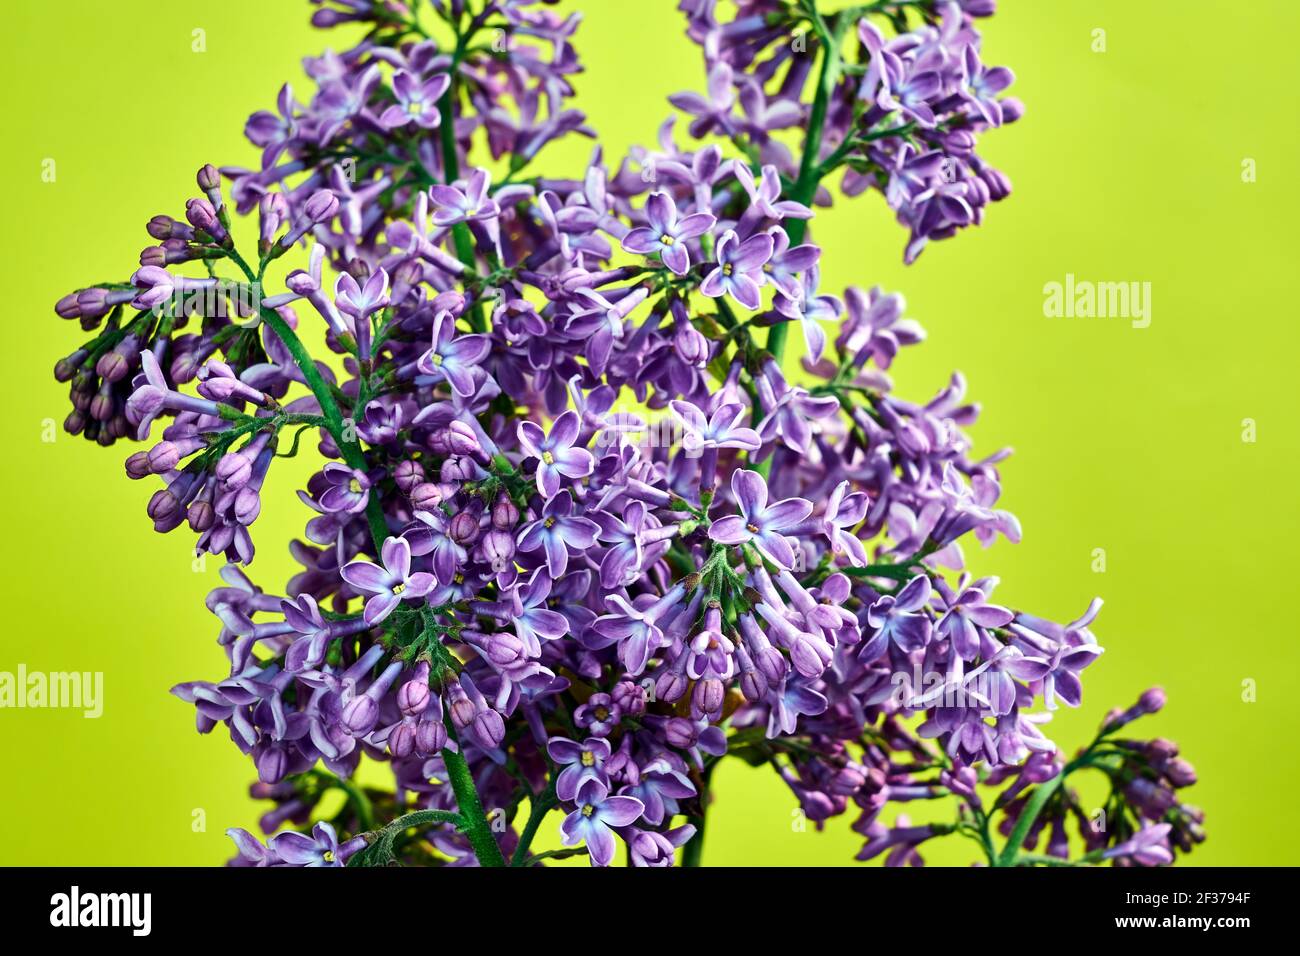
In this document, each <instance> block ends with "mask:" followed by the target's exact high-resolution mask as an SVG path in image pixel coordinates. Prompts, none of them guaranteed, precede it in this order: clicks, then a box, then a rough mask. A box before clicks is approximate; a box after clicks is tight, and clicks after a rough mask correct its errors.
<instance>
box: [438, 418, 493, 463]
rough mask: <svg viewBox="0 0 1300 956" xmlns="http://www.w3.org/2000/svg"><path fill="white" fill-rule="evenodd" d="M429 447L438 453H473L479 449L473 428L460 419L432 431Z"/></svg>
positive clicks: (476, 452)
mask: <svg viewBox="0 0 1300 956" xmlns="http://www.w3.org/2000/svg"><path fill="white" fill-rule="evenodd" d="M429 447H430V448H432V449H433V450H434V451H435V452H437V453H438V454H440V455H474V454H478V452H479V451H480V446H479V443H478V436H477V435H475V434H474V429H472V428H470V427H469V426H468V425H466V424H465V423H464V422H462V421H453V422H450V423H448V425H447V427H446V428H440V429H438V431H436V432H434V433H433V436H432V437H431V438H430V439H429Z"/></svg>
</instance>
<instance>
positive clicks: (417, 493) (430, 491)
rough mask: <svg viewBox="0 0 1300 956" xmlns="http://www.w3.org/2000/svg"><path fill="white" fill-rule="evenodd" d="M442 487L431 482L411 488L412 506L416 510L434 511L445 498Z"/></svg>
mask: <svg viewBox="0 0 1300 956" xmlns="http://www.w3.org/2000/svg"><path fill="white" fill-rule="evenodd" d="M445 497H446V496H445V495H444V494H443V490H442V487H441V486H440V485H435V484H433V483H431V482H425V483H424V484H421V485H416V486H415V487H414V488H413V489H411V507H412V508H414V509H415V510H416V511H432V510H433V509H435V508H437V507H438V505H440V504H442V502H443V501H444V500H445Z"/></svg>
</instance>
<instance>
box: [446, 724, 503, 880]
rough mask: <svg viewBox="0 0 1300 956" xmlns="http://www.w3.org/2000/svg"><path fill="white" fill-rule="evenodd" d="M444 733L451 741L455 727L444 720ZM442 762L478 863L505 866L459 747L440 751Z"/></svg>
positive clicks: (464, 831)
mask: <svg viewBox="0 0 1300 956" xmlns="http://www.w3.org/2000/svg"><path fill="white" fill-rule="evenodd" d="M447 735H448V736H449V737H450V738H451V739H452V740H453V741H454V740H455V739H456V730H455V728H454V727H453V726H452V725H451V723H450V721H448V723H447ZM442 762H443V765H444V766H446V768H447V780H448V782H449V783H450V784H451V789H452V791H453V792H454V793H455V794H456V806H458V807H459V808H460V817H461V821H462V827H461V829H462V832H463V833H464V834H465V836H466V837H468V838H469V845H470V846H471V847H473V848H474V855H475V856H476V857H478V862H479V865H481V866H505V865H506V858H505V857H504V856H502V854H501V847H500V846H499V845H498V844H497V840H496V837H495V836H494V835H493V833H492V828H491V827H490V826H489V825H488V822H487V816H486V814H484V813H483V803H482V801H481V800H479V796H478V789H477V788H476V787H475V786H474V775H473V774H472V773H470V770H469V764H468V763H467V762H466V760H465V754H464V753H462V752H461V751H460V750H459V749H457V750H456V751H454V752H453V751H452V750H451V749H450V748H448V749H446V750H444V751H443V752H442Z"/></svg>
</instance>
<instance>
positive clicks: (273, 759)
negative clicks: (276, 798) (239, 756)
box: [253, 747, 289, 783]
mask: <svg viewBox="0 0 1300 956" xmlns="http://www.w3.org/2000/svg"><path fill="white" fill-rule="evenodd" d="M253 763H254V764H255V765H256V767H257V778H258V779H259V780H261V781H262V782H263V783H279V782H280V781H281V780H283V779H284V775H285V774H286V773H288V772H289V755H288V754H287V753H286V752H285V750H284V748H283V747H267V748H266V749H265V750H262V751H261V752H260V753H258V754H257V755H256V756H255V757H254V758H253Z"/></svg>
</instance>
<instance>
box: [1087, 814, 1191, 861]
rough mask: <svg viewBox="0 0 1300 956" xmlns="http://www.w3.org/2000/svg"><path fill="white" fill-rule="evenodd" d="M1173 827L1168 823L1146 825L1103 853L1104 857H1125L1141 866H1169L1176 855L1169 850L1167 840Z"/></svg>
mask: <svg viewBox="0 0 1300 956" xmlns="http://www.w3.org/2000/svg"><path fill="white" fill-rule="evenodd" d="M1172 829H1173V827H1172V826H1171V825H1170V824H1168V823H1155V824H1151V825H1149V826H1145V827H1143V828H1142V829H1141V830H1139V831H1138V832H1137V834H1136V835H1135V836H1133V837H1132V838H1131V839H1129V840H1125V841H1124V842H1123V843H1121V844H1119V845H1118V846H1113V847H1111V848H1110V849H1109V850H1106V851H1105V852H1104V853H1102V859H1106V860H1114V859H1120V858H1125V859H1131V860H1132V861H1133V862H1134V863H1136V864H1138V865H1139V866H1167V865H1169V864H1170V863H1172V862H1174V855H1173V853H1171V852H1170V851H1169V845H1168V842H1167V839H1168V836H1169V831H1170V830H1172Z"/></svg>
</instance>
